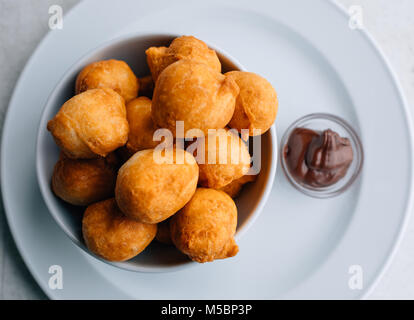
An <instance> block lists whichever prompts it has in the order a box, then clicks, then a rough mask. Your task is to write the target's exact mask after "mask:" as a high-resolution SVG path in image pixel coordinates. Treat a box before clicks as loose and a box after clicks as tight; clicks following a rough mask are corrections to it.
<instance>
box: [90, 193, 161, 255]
mask: <svg viewBox="0 0 414 320" xmlns="http://www.w3.org/2000/svg"><path fill="white" fill-rule="evenodd" d="M82 232H83V238H84V240H85V243H86V245H87V247H88V248H89V250H91V251H92V252H93V253H95V254H96V255H98V256H100V257H102V258H104V259H106V260H110V261H125V260H129V259H131V258H133V257H135V256H136V255H138V254H139V253H141V252H142V251H143V250H144V249H145V248H146V247H147V246H148V245H149V244H150V243H151V241H152V240H153V239H154V237H155V234H156V233H157V225H153V224H145V223H141V222H138V221H136V220H133V219H130V218H127V217H126V216H124V215H123V214H122V212H121V211H120V210H119V209H118V207H117V205H116V202H115V199H114V198H112V199H108V200H105V201H101V202H98V203H95V204H93V205H90V206H89V207H88V208H87V209H86V211H85V214H84V216H83V220H82Z"/></svg>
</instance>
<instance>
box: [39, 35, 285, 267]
mask: <svg viewBox="0 0 414 320" xmlns="http://www.w3.org/2000/svg"><path fill="white" fill-rule="evenodd" d="M175 37H177V35H166V34H162V35H161V34H151V35H148V34H145V35H142V34H140V35H130V36H126V37H122V38H117V39H114V40H111V41H109V42H107V43H105V44H103V45H102V46H100V47H98V48H96V49H94V50H92V51H91V52H89V53H88V54H86V55H85V56H84V57H83V58H81V59H80V60H79V61H78V62H77V63H76V64H75V65H73V66H71V67H70V68H69V70H68V71H67V72H66V74H65V75H64V76H63V78H62V79H61V80H60V81H59V83H58V84H57V86H56V87H55V88H54V89H53V91H52V93H51V95H50V97H49V99H48V101H47V103H46V106H45V107H44V110H43V114H42V117H41V120H40V124H39V132H38V137H37V146H36V171H37V178H38V181H39V186H40V190H41V192H42V195H43V198H44V200H45V202H46V205H47V207H48V209H49V211H50V213H51V214H52V217H53V218H54V219H55V221H56V223H57V224H58V225H59V226H60V228H61V229H62V230H63V231H64V232H65V233H66V235H68V236H69V238H70V239H71V240H72V241H73V242H74V243H75V244H76V245H77V246H78V247H80V248H81V249H83V250H85V251H86V252H87V253H89V254H91V255H93V256H94V257H96V258H98V259H99V260H101V261H104V262H106V263H109V264H111V265H114V266H116V267H119V268H122V269H127V270H131V271H138V272H166V271H173V270H177V269H180V268H183V267H185V266H191V265H196V263H195V262H192V261H190V260H189V259H188V258H187V257H186V256H185V255H183V254H182V253H180V252H179V251H178V250H177V249H175V247H173V246H166V245H163V244H160V243H158V242H157V241H153V243H151V245H150V246H148V247H147V248H146V249H145V250H144V251H143V252H142V253H141V254H139V255H138V256H137V257H135V258H133V259H131V260H128V261H125V262H110V261H106V260H103V259H102V258H100V257H98V256H96V255H94V254H93V253H91V252H90V251H89V250H88V248H87V247H86V246H85V244H84V241H83V237H82V223H81V222H82V215H83V211H84V210H85V209H84V208H83V207H75V206H71V205H69V204H67V203H65V202H63V201H62V200H60V199H59V198H57V197H56V196H55V195H54V194H53V192H52V190H51V187H50V185H51V177H52V172H53V167H54V165H55V163H56V161H57V160H58V157H59V148H58V147H57V146H56V144H55V142H54V140H53V138H52V136H51V134H50V133H49V132H48V131H47V130H46V125H47V122H48V121H49V120H50V119H52V118H53V117H54V115H55V114H56V113H57V112H58V110H59V108H60V107H61V106H62V104H63V103H64V102H65V101H67V100H68V99H70V98H71V97H72V96H73V95H74V88H75V79H76V76H77V74H78V73H79V71H80V70H81V69H82V68H83V67H85V66H86V65H87V64H89V63H91V62H94V61H97V60H103V59H112V58H113V59H119V60H124V61H126V62H127V63H128V64H129V66H130V67H131V68H132V70H133V71H134V72H135V74H136V75H137V76H138V77H142V76H145V75H148V74H149V69H148V67H147V63H146V58H145V50H146V49H147V48H148V47H150V46H165V45H168V44H169V43H170V42H171V41H172V39H174V38H175ZM209 46H210V47H211V48H213V49H215V50H216V51H217V54H218V56H219V58H220V60H221V62H222V65H223V72H225V71H230V70H235V69H238V70H244V68H243V67H242V66H241V65H240V64H239V63H237V62H236V61H235V59H233V58H232V57H230V56H229V55H228V54H226V53H224V52H223V51H222V50H218V49H217V48H215V47H214V46H212V45H211V44H209ZM39 76H41V75H39ZM261 143H262V148H261V170H260V174H259V176H258V178H257V179H256V181H255V182H254V183H250V184H248V185H246V186H245V187H244V188H243V190H242V193H241V194H240V196H239V197H238V198H237V199H236V201H235V202H236V204H237V207H238V226H237V233H236V240H237V239H239V238H240V237H241V236H242V234H244V233H245V232H246V231H247V229H248V228H249V227H250V226H251V225H252V224H253V222H254V221H255V219H256V218H257V217H258V215H259V213H260V211H261V210H262V208H263V206H264V204H265V202H266V200H267V198H268V196H269V192H270V190H271V188H272V184H273V179H274V176H275V171H276V166H277V150H278V148H277V139H276V131H275V129H274V127H272V128H271V130H269V131H268V132H266V133H265V134H264V135H263V136H262V139H261ZM240 250H243V247H241V248H240Z"/></svg>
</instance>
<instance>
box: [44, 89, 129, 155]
mask: <svg viewBox="0 0 414 320" xmlns="http://www.w3.org/2000/svg"><path fill="white" fill-rule="evenodd" d="M47 129H48V130H49V131H50V132H51V133H52V135H53V138H54V139H55V141H56V143H57V145H58V146H59V147H60V148H61V149H62V150H63V152H65V154H66V155H67V156H68V157H70V158H85V159H89V158H96V157H97V156H98V155H99V156H103V157H105V156H106V155H107V154H108V153H110V152H111V151H113V150H115V149H117V148H118V147H120V146H122V145H124V144H125V143H126V141H127V139H128V130H129V129H128V121H127V118H126V108H125V104H124V99H123V98H122V97H121V96H120V95H119V94H117V93H116V92H115V91H114V90H112V89H108V88H105V89H91V90H88V91H85V92H83V93H80V94H78V95H76V96H74V97H73V98H71V99H69V100H68V101H66V102H65V103H64V104H63V106H62V107H61V108H60V110H59V112H58V113H57V114H56V116H55V117H54V118H53V119H52V120H50V121H49V122H48V124H47Z"/></svg>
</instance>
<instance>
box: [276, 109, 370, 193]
mask: <svg viewBox="0 0 414 320" xmlns="http://www.w3.org/2000/svg"><path fill="white" fill-rule="evenodd" d="M296 128H307V129H311V130H315V131H324V130H327V129H331V130H333V131H335V132H337V133H338V134H339V135H340V136H341V137H344V138H348V139H349V141H350V142H351V145H352V150H353V153H354V158H353V160H352V163H351V165H350V167H349V168H348V171H347V173H346V175H345V177H343V178H342V179H340V180H339V181H338V182H336V183H334V184H332V185H330V186H327V187H313V186H310V185H307V184H305V183H303V182H301V181H297V180H296V179H295V178H294V177H293V176H292V175H291V174H290V172H289V170H288V168H287V165H286V159H285V156H284V154H285V146H286V144H287V142H288V139H289V137H290V135H291V133H292V131H293V130H294V129H296ZM280 146H281V147H280V148H281V150H280V153H279V155H280V162H281V164H282V168H283V172H284V173H285V176H286V177H287V179H288V180H289V182H290V183H291V184H292V185H293V186H294V187H295V188H296V189H298V190H299V191H301V192H303V193H304V194H306V195H308V196H311V197H314V198H330V197H335V196H338V195H340V194H341V193H343V192H344V191H345V190H347V189H348V188H349V187H350V186H351V185H352V183H353V182H354V181H355V179H356V178H357V177H358V175H359V173H360V171H361V168H362V163H363V160H364V153H363V150H362V144H361V141H360V140H359V138H358V135H357V134H356V132H355V131H354V129H352V128H351V126H350V125H349V124H348V123H347V122H346V121H344V120H343V119H341V118H339V117H337V116H334V115H331V114H327V113H312V114H309V115H306V116H304V117H302V118H299V119H298V120H296V121H295V122H293V123H292V124H291V125H290V126H289V128H288V129H287V130H286V132H285V134H284V135H283V137H282V141H281V144H280Z"/></svg>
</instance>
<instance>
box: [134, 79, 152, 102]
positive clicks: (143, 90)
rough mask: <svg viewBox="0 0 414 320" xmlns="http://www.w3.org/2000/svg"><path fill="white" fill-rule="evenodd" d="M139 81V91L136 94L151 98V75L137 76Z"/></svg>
mask: <svg viewBox="0 0 414 320" xmlns="http://www.w3.org/2000/svg"><path fill="white" fill-rule="evenodd" d="M138 82H139V91H138V94H139V95H140V96H144V97H147V98H150V99H152V94H153V93H154V86H155V84H154V80H152V76H151V75H149V76H145V77H142V78H138Z"/></svg>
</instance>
